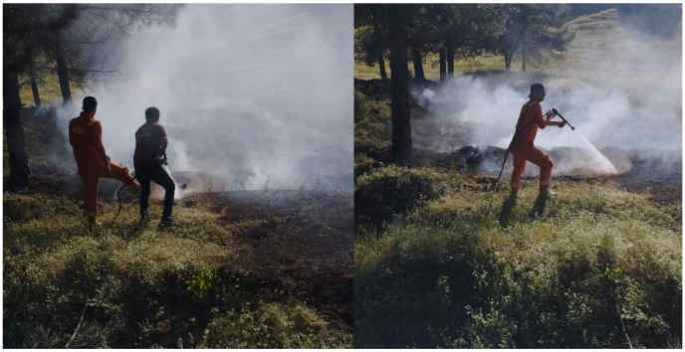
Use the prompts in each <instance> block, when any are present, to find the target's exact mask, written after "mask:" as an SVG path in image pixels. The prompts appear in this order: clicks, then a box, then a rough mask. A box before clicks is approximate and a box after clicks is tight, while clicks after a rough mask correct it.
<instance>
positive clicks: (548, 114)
mask: <svg viewBox="0 0 685 352" xmlns="http://www.w3.org/2000/svg"><path fill="white" fill-rule="evenodd" d="M545 117H546V118H547V121H549V120H551V119H552V117H554V111H552V110H550V111H547V112H546V113H545Z"/></svg>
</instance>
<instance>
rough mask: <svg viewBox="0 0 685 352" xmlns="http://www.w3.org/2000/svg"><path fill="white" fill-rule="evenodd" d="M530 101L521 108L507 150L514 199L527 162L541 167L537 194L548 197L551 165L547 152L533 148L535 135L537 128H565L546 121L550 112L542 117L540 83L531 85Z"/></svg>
mask: <svg viewBox="0 0 685 352" xmlns="http://www.w3.org/2000/svg"><path fill="white" fill-rule="evenodd" d="M528 97H529V98H530V100H529V101H528V102H527V103H525V104H524V105H523V107H522V108H521V114H520V115H519V119H518V122H517V123H516V132H515V133H514V138H513V140H512V141H511V144H510V145H509V151H511V153H512V154H513V155H514V170H513V171H512V173H511V195H512V196H514V197H515V196H516V195H517V194H518V191H519V189H521V175H523V171H524V170H525V169H526V161H530V162H531V163H533V164H535V165H537V166H539V167H540V193H541V194H547V195H548V194H549V185H550V183H551V180H552V167H553V166H554V162H553V161H552V158H550V157H549V155H547V153H545V152H543V151H542V150H540V149H538V148H536V147H535V145H534V142H535V136H536V134H537V132H538V128H542V129H544V128H545V127H547V126H559V127H560V128H561V127H564V125H565V124H566V123H565V122H557V121H549V119H550V118H551V117H552V116H554V113H553V112H552V111H550V112H547V113H546V114H545V115H544V116H545V117H546V118H545V117H543V114H542V108H541V107H540V102H541V101H543V100H544V99H545V88H544V87H543V86H542V84H540V83H535V84H533V85H531V86H530V94H529V95H528Z"/></svg>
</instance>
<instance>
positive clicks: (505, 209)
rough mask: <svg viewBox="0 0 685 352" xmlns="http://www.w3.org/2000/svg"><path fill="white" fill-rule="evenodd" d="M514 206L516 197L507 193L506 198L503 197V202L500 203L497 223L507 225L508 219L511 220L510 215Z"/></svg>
mask: <svg viewBox="0 0 685 352" xmlns="http://www.w3.org/2000/svg"><path fill="white" fill-rule="evenodd" d="M515 207H516V197H515V196H512V195H509V196H508V197H507V198H505V199H504V203H502V210H501V211H500V214H499V224H500V226H502V227H507V226H509V221H510V220H511V215H512V212H513V211H514V208H515Z"/></svg>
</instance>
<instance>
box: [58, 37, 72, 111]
mask: <svg viewBox="0 0 685 352" xmlns="http://www.w3.org/2000/svg"><path fill="white" fill-rule="evenodd" d="M59 40H61V39H59V37H58V39H57V41H58V42H57V43H56V45H57V46H56V50H55V56H56V60H55V61H57V77H58V79H59V89H60V90H61V91H62V103H63V104H67V103H69V102H70V101H71V88H70V87H69V67H68V66H67V60H66V54H65V52H64V48H63V47H62V43H59Z"/></svg>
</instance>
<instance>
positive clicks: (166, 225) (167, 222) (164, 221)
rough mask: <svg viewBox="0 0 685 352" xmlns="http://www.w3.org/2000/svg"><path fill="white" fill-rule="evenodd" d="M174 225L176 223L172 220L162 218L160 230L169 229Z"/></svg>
mask: <svg viewBox="0 0 685 352" xmlns="http://www.w3.org/2000/svg"><path fill="white" fill-rule="evenodd" d="M173 225H174V221H173V220H172V219H171V218H162V220H161V221H160V222H159V227H160V228H169V227H171V226H173Z"/></svg>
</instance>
